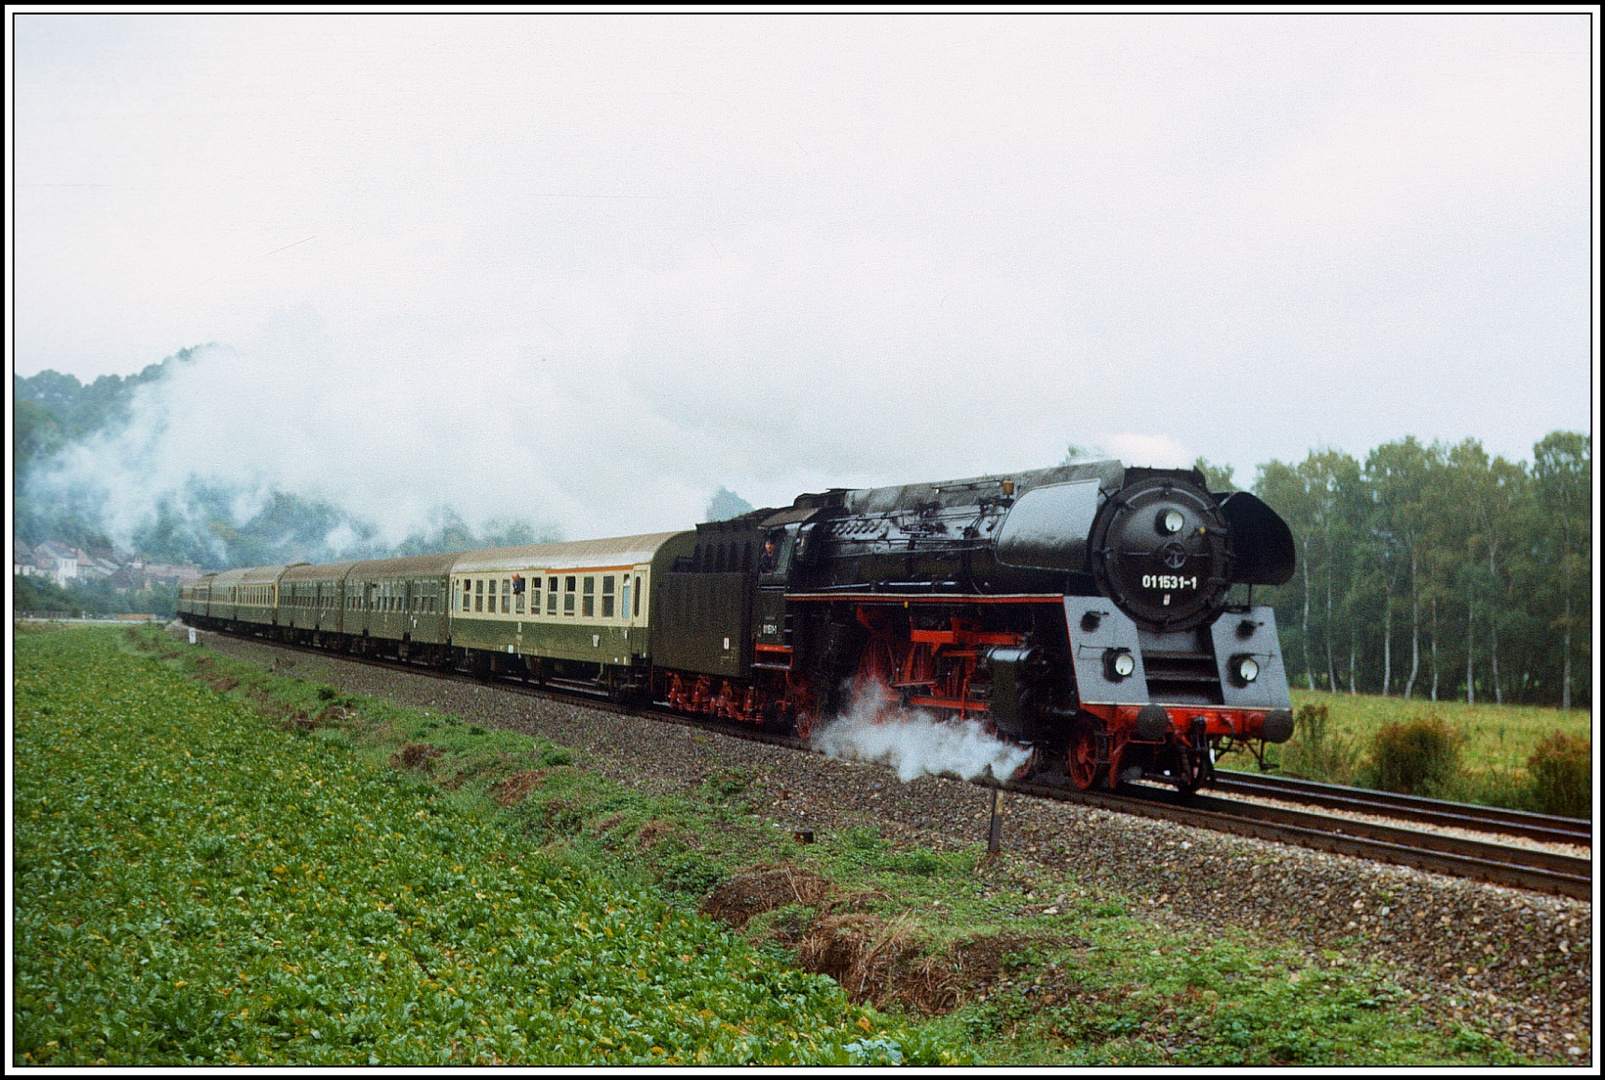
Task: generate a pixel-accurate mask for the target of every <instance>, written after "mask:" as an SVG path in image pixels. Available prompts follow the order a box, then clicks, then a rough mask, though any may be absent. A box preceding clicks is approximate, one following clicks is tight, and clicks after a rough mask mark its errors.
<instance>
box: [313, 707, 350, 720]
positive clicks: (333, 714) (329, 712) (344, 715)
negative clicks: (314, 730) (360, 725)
mask: <svg viewBox="0 0 1605 1080" xmlns="http://www.w3.org/2000/svg"><path fill="white" fill-rule="evenodd" d="M312 719H313V720H314V721H315V722H316V723H319V724H337V723H340V722H341V721H344V720H349V719H351V714H350V713H348V712H346V711H345V709H344V708H342V707H341V706H339V705H330V706H329V707H328V708H326V709H324V710H323V711H322V712H320V713H319V714H318V715H317V716H314V717H313V718H312Z"/></svg>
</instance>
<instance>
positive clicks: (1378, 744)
mask: <svg viewBox="0 0 1605 1080" xmlns="http://www.w3.org/2000/svg"><path fill="white" fill-rule="evenodd" d="M1463 740H1464V736H1463V735H1461V734H1460V733H1459V732H1457V731H1456V730H1454V729H1453V728H1451V727H1450V726H1449V725H1448V723H1446V722H1445V721H1444V720H1443V718H1442V717H1439V716H1437V715H1434V714H1430V713H1429V714H1428V715H1425V716H1418V717H1416V718H1415V719H1413V720H1408V721H1404V722H1402V723H1401V722H1399V721H1390V722H1388V723H1386V724H1383V725H1382V727H1381V728H1380V729H1378V731H1377V733H1376V735H1375V737H1374V738H1373V739H1372V740H1371V766H1370V779H1371V782H1372V784H1373V785H1374V786H1376V787H1377V788H1380V789H1381V790H1383V791H1396V792H1400V793H1401V794H1405V795H1433V794H1437V793H1439V792H1441V791H1443V790H1444V789H1445V788H1447V787H1448V786H1449V785H1450V784H1452V783H1453V782H1454V780H1455V778H1456V777H1457V776H1458V775H1459V773H1460V744H1461V742H1462V741H1463Z"/></svg>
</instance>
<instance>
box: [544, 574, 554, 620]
mask: <svg viewBox="0 0 1605 1080" xmlns="http://www.w3.org/2000/svg"><path fill="white" fill-rule="evenodd" d="M546 614H548V615H556V614H557V579H556V578H555V577H553V578H547V579H546Z"/></svg>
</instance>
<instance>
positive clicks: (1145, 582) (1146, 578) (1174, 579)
mask: <svg viewBox="0 0 1605 1080" xmlns="http://www.w3.org/2000/svg"><path fill="white" fill-rule="evenodd" d="M1142 587H1143V588H1145V589H1196V588H1198V575H1197V574H1194V575H1193V576H1192V577H1180V576H1178V575H1176V574H1144V575H1143V576H1142Z"/></svg>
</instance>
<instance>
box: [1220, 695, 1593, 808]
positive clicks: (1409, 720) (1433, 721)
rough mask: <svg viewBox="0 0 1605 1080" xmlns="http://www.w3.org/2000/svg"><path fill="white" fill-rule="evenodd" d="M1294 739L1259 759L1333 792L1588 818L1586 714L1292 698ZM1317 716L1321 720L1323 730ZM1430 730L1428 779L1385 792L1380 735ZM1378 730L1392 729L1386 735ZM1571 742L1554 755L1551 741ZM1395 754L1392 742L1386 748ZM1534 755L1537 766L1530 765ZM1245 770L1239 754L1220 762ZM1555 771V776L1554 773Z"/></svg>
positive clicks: (1360, 698) (1249, 764)
mask: <svg viewBox="0 0 1605 1080" xmlns="http://www.w3.org/2000/svg"><path fill="white" fill-rule="evenodd" d="M1293 711H1294V715H1295V716H1297V717H1298V718H1299V719H1298V723H1297V724H1296V726H1295V730H1294V733H1293V738H1292V739H1291V740H1290V741H1289V742H1288V743H1286V744H1284V745H1282V746H1273V747H1270V748H1268V751H1267V754H1266V760H1267V761H1268V762H1270V763H1272V764H1274V765H1276V766H1278V767H1279V768H1281V769H1282V770H1283V771H1284V772H1286V773H1288V774H1289V775H1293V776H1302V777H1306V778H1308V779H1311V780H1322V781H1326V782H1329V783H1336V784H1357V785H1360V786H1374V787H1389V786H1393V787H1394V788H1395V790H1412V791H1414V792H1415V793H1417V794H1424V795H1431V796H1435V797H1438V798H1446V799H1455V800H1459V801H1463V802H1473V803H1484V804H1488V805H1494V806H1504V807H1510V808H1513V809H1521V810H1537V811H1543V812H1547V813H1559V814H1565V815H1568V816H1572V817H1589V816H1591V801H1592V800H1591V782H1590V776H1591V772H1592V769H1591V756H1592V734H1593V733H1592V725H1593V716H1592V713H1591V712H1590V711H1589V710H1587V709H1571V710H1568V711H1565V712H1563V711H1561V710H1559V709H1546V708H1539V707H1536V706H1527V705H1494V704H1487V703H1478V704H1474V705H1468V704H1467V703H1465V702H1464V701H1438V702H1432V701H1421V700H1410V701H1405V700H1403V699H1400V698H1384V697H1375V696H1372V695H1366V694H1358V695H1350V694H1329V693H1321V692H1311V691H1306V690H1297V689H1295V690H1294V691H1293ZM1323 718H1324V722H1323ZM1401 726H1402V727H1405V728H1411V727H1413V728H1417V729H1420V728H1423V727H1424V728H1428V729H1435V730H1436V731H1438V732H1439V733H1440V734H1441V736H1442V737H1443V739H1444V740H1445V741H1444V743H1443V744H1442V746H1441V748H1440V749H1441V750H1442V751H1443V756H1444V760H1442V761H1441V762H1440V763H1438V764H1437V766H1435V768H1436V776H1435V778H1434V779H1432V780H1431V781H1430V782H1424V783H1423V785H1422V786H1421V787H1420V788H1419V789H1417V788H1413V787H1399V786H1397V785H1396V784H1395V785H1390V784H1389V783H1387V782H1385V781H1384V780H1383V773H1384V772H1385V770H1383V769H1380V768H1379V767H1378V763H1377V758H1378V755H1379V753H1383V752H1385V751H1384V750H1382V749H1380V748H1379V742H1378V739H1379V736H1382V735H1388V734H1392V735H1394V736H1398V735H1399V729H1400V727H1401ZM1385 729H1392V730H1391V731H1388V730H1385ZM1558 737H1565V739H1569V740H1571V743H1570V745H1569V747H1568V748H1566V749H1565V750H1564V751H1563V752H1562V753H1561V754H1560V756H1559V759H1558V765H1557V764H1556V762H1557V758H1556V756H1555V755H1553V754H1551V753H1549V751H1548V750H1545V749H1544V747H1545V746H1546V740H1549V743H1548V744H1547V746H1548V747H1549V749H1550V750H1552V749H1553V747H1554V740H1556V739H1557V738H1558ZM1391 745H1392V746H1394V747H1395V748H1396V747H1397V746H1398V745H1399V743H1398V742H1397V741H1394V742H1393V743H1392V744H1391ZM1535 752H1538V753H1539V754H1540V757H1541V759H1542V763H1541V764H1540V766H1539V770H1538V772H1536V773H1535V772H1534V770H1533V769H1532V768H1531V766H1530V762H1531V761H1532V760H1533V756H1534V754H1535ZM1223 766H1224V767H1227V768H1234V769H1252V768H1254V763H1253V761H1252V759H1248V758H1245V757H1243V756H1242V755H1238V756H1236V757H1232V758H1229V759H1227V760H1226V761H1225V762H1223ZM1557 768H1558V769H1559V773H1558V774H1557V772H1556V771H1555V770H1556V769H1557Z"/></svg>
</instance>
